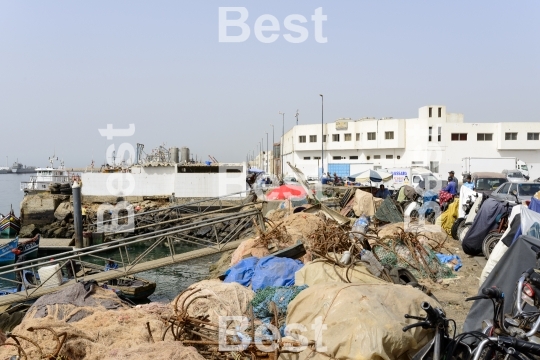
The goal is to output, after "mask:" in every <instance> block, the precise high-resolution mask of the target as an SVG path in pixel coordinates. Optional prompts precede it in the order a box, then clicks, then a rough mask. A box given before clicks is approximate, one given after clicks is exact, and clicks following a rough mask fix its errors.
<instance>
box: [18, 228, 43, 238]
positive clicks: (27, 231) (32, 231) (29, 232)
mask: <svg viewBox="0 0 540 360" xmlns="http://www.w3.org/2000/svg"><path fill="white" fill-rule="evenodd" d="M38 233H39V228H38V227H37V226H36V225H34V224H30V225H25V226H23V227H22V228H21V230H20V231H19V237H20V238H21V239H25V238H33V237H34V236H36V234H38Z"/></svg>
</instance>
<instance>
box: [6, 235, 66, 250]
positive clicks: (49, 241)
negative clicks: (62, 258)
mask: <svg viewBox="0 0 540 360" xmlns="http://www.w3.org/2000/svg"><path fill="white" fill-rule="evenodd" d="M11 240H13V239H0V246H1V245H4V244H7V243H8V242H10V241H11ZM27 240H30V238H24V239H23V238H21V239H19V241H20V242H24V241H27ZM74 244H75V240H74V239H58V238H41V239H39V247H40V248H45V249H47V248H48V249H54V248H56V247H58V248H68V247H72V246H73V245H74Z"/></svg>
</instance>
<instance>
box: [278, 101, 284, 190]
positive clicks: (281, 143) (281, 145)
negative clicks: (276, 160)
mask: <svg viewBox="0 0 540 360" xmlns="http://www.w3.org/2000/svg"><path fill="white" fill-rule="evenodd" d="M279 114H280V115H281V116H282V121H283V131H282V133H281V141H280V145H279V150H280V151H279V152H280V153H281V180H283V141H284V140H285V113H284V112H281V111H280V112H279Z"/></svg>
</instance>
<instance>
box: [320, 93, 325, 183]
mask: <svg viewBox="0 0 540 360" xmlns="http://www.w3.org/2000/svg"><path fill="white" fill-rule="evenodd" d="M319 96H320V97H321V179H322V175H323V174H324V96H323V94H319Z"/></svg>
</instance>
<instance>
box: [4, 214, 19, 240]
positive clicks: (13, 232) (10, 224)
mask: <svg viewBox="0 0 540 360" xmlns="http://www.w3.org/2000/svg"><path fill="white" fill-rule="evenodd" d="M19 230H21V220H20V219H19V218H18V217H16V216H15V214H14V213H13V209H12V210H11V211H10V212H9V214H7V215H6V216H4V217H2V218H1V219H0V235H2V236H4V237H6V236H7V237H13V236H17V235H18V234H19Z"/></svg>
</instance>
